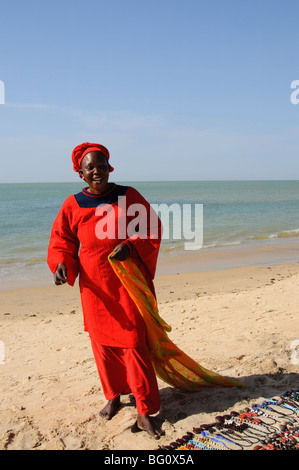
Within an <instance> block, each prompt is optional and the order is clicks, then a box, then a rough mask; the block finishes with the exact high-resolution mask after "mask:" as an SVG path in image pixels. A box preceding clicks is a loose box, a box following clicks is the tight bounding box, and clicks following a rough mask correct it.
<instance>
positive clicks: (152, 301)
mask: <svg viewBox="0 0 299 470" xmlns="http://www.w3.org/2000/svg"><path fill="white" fill-rule="evenodd" d="M111 255H112V253H111V254H110V255H109V257H108V260H109V262H110V264H111V266H112V268H113V270H114V272H115V274H116V275H117V276H118V278H119V279H120V281H121V283H122V284H123V285H124V287H125V288H126V290H127V291H128V293H129V295H130V296H131V298H132V299H133V300H134V302H135V304H136V306H137V308H138V310H139V312H140V314H141V316H142V318H143V320H144V322H145V325H146V330H147V341H148V346H149V350H150V354H151V360H152V364H153V367H154V370H155V373H156V375H157V377H159V378H160V379H161V380H163V381H164V382H166V383H167V384H169V385H171V386H173V387H176V388H179V389H181V390H185V391H190V392H191V391H196V390H199V389H200V388H201V387H234V386H237V387H243V386H244V385H243V384H242V383H241V382H239V381H238V380H235V379H229V378H226V377H223V376H221V375H220V374H218V373H216V372H212V371H210V370H208V369H205V368H204V367H202V366H200V365H199V364H198V363H197V362H196V361H194V360H193V359H191V358H190V357H189V356H187V354H185V353H184V352H183V351H181V350H180V349H179V348H178V347H177V346H176V345H175V344H174V343H173V342H172V341H171V340H170V339H169V337H168V335H167V332H170V331H171V327H170V326H169V325H168V324H167V323H166V322H165V321H164V320H163V319H162V318H161V317H160V315H159V311H158V306H157V301H156V298H155V296H154V295H153V293H152V292H151V290H150V289H149V287H148V285H147V282H146V280H145V278H144V276H143V275H142V273H141V272H140V270H139V269H138V267H137V266H136V265H135V263H134V262H133V261H132V260H129V259H127V260H126V261H117V260H115V259H113V258H111Z"/></svg>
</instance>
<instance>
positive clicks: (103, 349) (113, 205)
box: [48, 142, 161, 438]
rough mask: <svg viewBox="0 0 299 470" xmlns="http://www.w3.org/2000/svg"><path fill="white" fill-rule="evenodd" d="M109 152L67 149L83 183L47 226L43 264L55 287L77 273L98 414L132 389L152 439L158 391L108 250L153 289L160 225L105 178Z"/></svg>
mask: <svg viewBox="0 0 299 470" xmlns="http://www.w3.org/2000/svg"><path fill="white" fill-rule="evenodd" d="M109 157H110V155H109V151H108V150H107V148H106V147H104V146H103V145H100V144H92V143H88V142H86V143H84V144H81V145H78V146H77V147H76V148H75V149H74V150H73V153H72V162H73V168H74V170H75V171H76V172H78V174H79V176H80V178H81V179H82V180H83V181H84V182H85V183H86V184H87V187H85V188H84V189H83V190H82V191H81V192H80V193H78V194H75V195H72V196H69V197H68V198H67V199H66V200H65V202H64V203H63V205H62V207H61V209H60V211H59V213H58V215H57V217H56V219H55V221H54V223H53V227H52V231H51V237H50V242H49V248H48V265H49V267H50V269H51V271H52V272H53V274H54V283H55V284H56V285H61V284H65V283H66V282H67V283H68V284H69V285H71V286H72V285H74V282H75V279H76V277H77V275H78V274H79V285H80V293H81V302H82V309H83V316H84V329H85V331H88V333H89V336H90V339H91V345H92V349H93V353H94V357H95V361H96V365H97V369H98V372H99V376H100V380H101V384H102V389H103V392H104V395H105V397H106V399H107V400H108V402H107V404H106V406H105V407H104V408H103V410H102V411H101V413H100V414H101V416H103V417H105V418H106V419H111V418H112V417H113V416H114V415H115V413H116V411H117V409H118V407H119V406H120V395H121V394H129V393H133V395H134V397H135V399H136V408H137V413H138V414H137V426H138V427H139V428H140V429H143V430H145V431H147V432H148V433H149V434H150V435H152V436H154V437H155V438H158V437H159V436H160V434H161V431H160V430H159V429H157V428H155V426H154V424H153V421H152V420H151V418H150V415H152V414H154V413H157V412H158V411H159V408H160V397H159V390H158V385H157V380H156V376H155V373H154V370H153V366H152V363H151V360H150V355H149V350H148V346H147V342H146V327H145V324H144V321H143V319H142V317H141V315H140V314H139V311H138V309H137V307H136V305H135V303H134V302H133V300H132V299H131V298H130V296H129V294H128V293H127V291H126V290H125V288H124V287H123V285H122V284H121V282H120V280H119V279H118V278H117V276H116V275H115V273H114V272H113V270H112V268H111V266H110V264H109V261H108V255H110V253H111V252H113V255H112V256H111V257H112V258H115V259H117V260H119V261H124V260H126V259H127V258H129V257H130V258H132V259H133V260H134V262H135V264H136V265H137V266H138V267H139V269H140V271H141V272H142V274H143V275H144V277H145V279H146V281H147V283H148V286H149V287H150V289H151V290H152V292H153V293H154V286H153V278H154V275H155V270H156V263H157V257H158V252H159V247H160V241H161V224H160V220H159V218H158V216H157V215H156V213H155V212H154V211H153V209H152V208H151V206H150V204H149V203H148V202H147V201H146V200H145V199H144V198H143V197H142V196H141V195H140V194H139V192H138V191H136V190H135V189H134V188H132V187H127V186H120V185H117V184H114V183H110V182H109V174H110V172H112V171H113V168H112V167H111V165H110V164H109ZM142 208H143V209H144V210H140V209H142ZM136 209H137V212H138V210H139V215H138V217H137V218H136V217H135V215H136ZM132 227H134V228H135V230H132ZM136 228H137V230H136Z"/></svg>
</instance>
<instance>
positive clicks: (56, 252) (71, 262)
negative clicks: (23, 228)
mask: <svg viewBox="0 0 299 470" xmlns="http://www.w3.org/2000/svg"><path fill="white" fill-rule="evenodd" d="M76 206H77V203H76V201H75V198H74V196H70V197H68V198H67V199H66V200H65V202H64V203H63V205H62V207H61V209H60V211H59V213H58V214H57V217H56V218H55V220H54V223H53V226H52V230H51V236H50V241H49V247H48V259H47V262H48V265H49V268H50V270H51V271H52V273H55V271H56V269H57V266H58V264H59V263H64V264H65V265H66V267H67V282H68V284H69V285H70V286H73V285H74V283H75V280H76V277H77V276H78V272H79V261H78V251H79V246H80V243H79V240H78V238H77V226H76V222H75V220H74V208H75V207H76Z"/></svg>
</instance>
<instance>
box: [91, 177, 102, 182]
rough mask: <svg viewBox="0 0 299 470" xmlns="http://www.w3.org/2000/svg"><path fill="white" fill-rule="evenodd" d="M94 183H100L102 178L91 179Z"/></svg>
mask: <svg viewBox="0 0 299 470" xmlns="http://www.w3.org/2000/svg"><path fill="white" fill-rule="evenodd" d="M92 181H94V182H95V183H101V182H102V181H103V178H93V180H92Z"/></svg>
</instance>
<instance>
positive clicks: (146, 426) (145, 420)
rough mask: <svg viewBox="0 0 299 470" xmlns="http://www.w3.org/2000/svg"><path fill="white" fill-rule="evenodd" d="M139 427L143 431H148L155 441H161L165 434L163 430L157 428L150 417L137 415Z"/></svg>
mask: <svg viewBox="0 0 299 470" xmlns="http://www.w3.org/2000/svg"><path fill="white" fill-rule="evenodd" d="M136 424H137V427H138V428H139V429H142V431H146V432H147V433H148V434H149V435H150V436H152V437H154V438H155V439H160V437H161V436H163V435H164V434H165V433H164V431H162V429H161V428H160V427H159V426H157V425H156V424H155V423H154V421H153V419H152V418H150V416H148V415H140V414H138V415H137V421H136Z"/></svg>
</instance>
